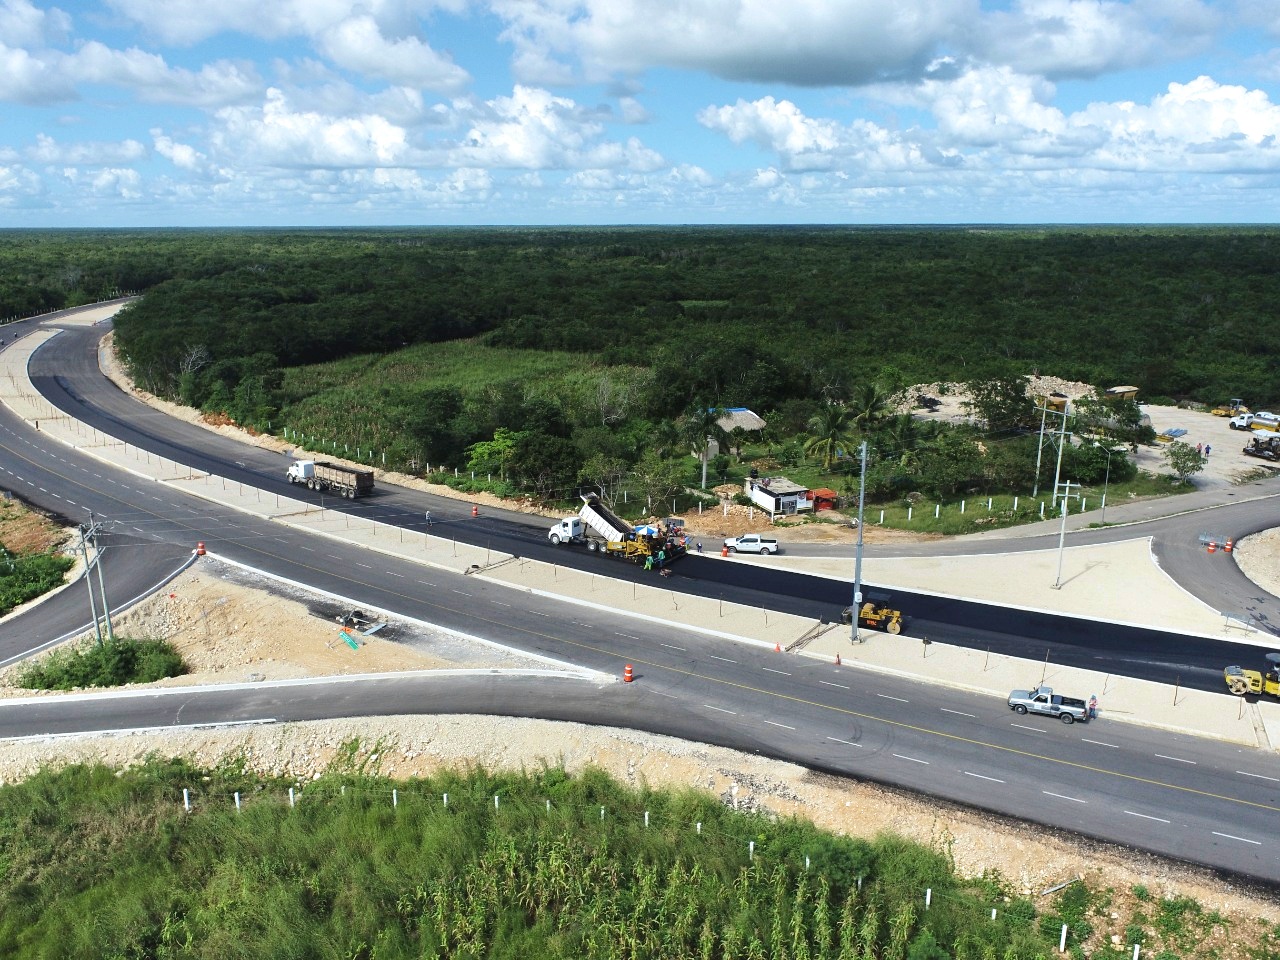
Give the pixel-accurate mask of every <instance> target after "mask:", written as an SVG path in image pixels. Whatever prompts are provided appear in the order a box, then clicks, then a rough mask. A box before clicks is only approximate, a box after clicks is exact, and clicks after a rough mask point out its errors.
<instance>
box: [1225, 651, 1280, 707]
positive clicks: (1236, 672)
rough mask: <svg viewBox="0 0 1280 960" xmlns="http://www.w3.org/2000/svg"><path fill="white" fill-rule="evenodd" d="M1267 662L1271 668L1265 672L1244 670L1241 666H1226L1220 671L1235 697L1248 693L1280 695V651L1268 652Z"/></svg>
mask: <svg viewBox="0 0 1280 960" xmlns="http://www.w3.org/2000/svg"><path fill="white" fill-rule="evenodd" d="M1267 662H1268V663H1269V664H1271V669H1270V670H1268V671H1267V672H1266V673H1259V672H1258V671H1257V670H1244V669H1242V668H1241V667H1227V668H1226V669H1225V670H1223V671H1222V676H1223V679H1224V680H1226V681H1227V689H1228V690H1230V691H1231V692H1232V693H1234V694H1235V695H1236V696H1237V697H1243V696H1244V695H1245V694H1248V693H1257V694H1261V693H1266V694H1270V695H1271V696H1273V697H1280V653H1268V654H1267Z"/></svg>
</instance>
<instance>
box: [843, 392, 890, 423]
mask: <svg viewBox="0 0 1280 960" xmlns="http://www.w3.org/2000/svg"><path fill="white" fill-rule="evenodd" d="M889 401H890V396H889V394H888V393H887V392H886V391H885V389H884V388H883V387H881V386H880V384H878V383H876V382H875V381H871V382H868V383H860V384H858V389H856V390H855V391H854V392H853V400H851V401H850V402H849V408H850V410H851V411H852V414H853V422H854V424H855V425H856V426H857V427H858V429H860V430H864V431H866V430H873V429H875V426H876V424H878V423H880V421H882V420H884V419H885V418H886V417H887V416H889V414H890V410H889Z"/></svg>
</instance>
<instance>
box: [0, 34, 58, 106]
mask: <svg viewBox="0 0 1280 960" xmlns="http://www.w3.org/2000/svg"><path fill="white" fill-rule="evenodd" d="M74 96H75V83H74V82H73V80H72V78H71V77H70V76H68V75H67V74H66V73H64V72H63V71H62V70H60V69H58V67H57V65H56V64H50V63H47V62H45V61H44V60H42V59H40V58H39V57H33V56H32V55H31V54H30V53H28V52H27V51H26V50H20V49H14V48H13V47H7V46H5V45H4V44H3V43H0V101H3V102H8V103H24V104H32V105H34V104H48V103H58V102H60V101H63V100H70V99H72V98H73V97H74Z"/></svg>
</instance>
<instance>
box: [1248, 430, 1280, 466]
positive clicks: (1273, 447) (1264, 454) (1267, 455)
mask: <svg viewBox="0 0 1280 960" xmlns="http://www.w3.org/2000/svg"><path fill="white" fill-rule="evenodd" d="M1244 452H1245V453H1246V454H1248V455H1249V456H1251V457H1261V458H1262V459H1263V460H1280V433H1271V432H1270V431H1268V430H1256V431H1254V435H1253V439H1252V440H1250V441H1249V443H1248V445H1247V446H1245V448H1244Z"/></svg>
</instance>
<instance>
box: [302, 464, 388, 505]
mask: <svg viewBox="0 0 1280 960" xmlns="http://www.w3.org/2000/svg"><path fill="white" fill-rule="evenodd" d="M285 479H286V480H288V481H289V482H290V483H302V484H306V487H307V489H308V490H323V491H326V492H328V493H333V494H336V495H337V496H339V497H346V498H347V499H348V500H354V499H355V498H356V497H363V496H365V495H366V494H368V493H370V492H371V491H372V490H373V471H372V470H362V469H359V468H357V467H346V466H343V465H342V464H340V463H328V462H326V461H324V460H295V461H294V462H293V463H291V464H289V470H288V472H287V473H285Z"/></svg>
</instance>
